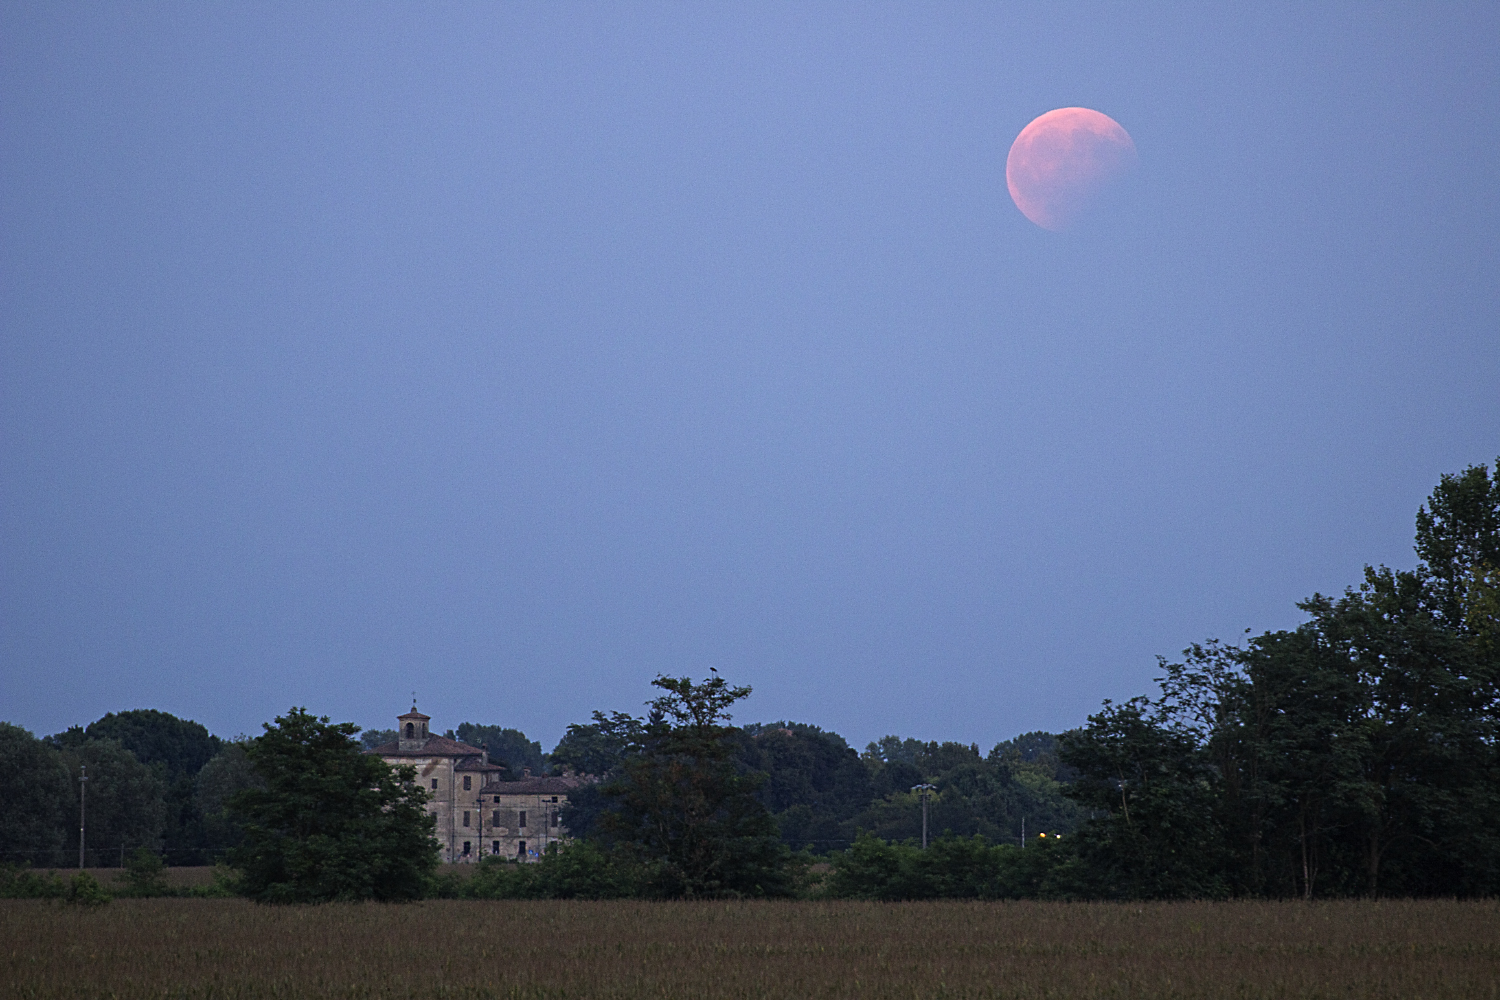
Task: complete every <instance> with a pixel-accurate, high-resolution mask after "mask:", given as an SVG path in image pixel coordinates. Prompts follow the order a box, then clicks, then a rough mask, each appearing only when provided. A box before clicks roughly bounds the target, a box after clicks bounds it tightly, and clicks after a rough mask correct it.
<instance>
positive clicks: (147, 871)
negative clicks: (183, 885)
mask: <svg viewBox="0 0 1500 1000" xmlns="http://www.w3.org/2000/svg"><path fill="white" fill-rule="evenodd" d="M165 868H166V865H165V864H163V863H162V860H161V855H160V854H157V853H156V852H155V851H153V850H150V849H148V848H145V847H137V848H136V849H135V850H134V851H132V852H131V853H130V857H129V859H128V860H127V861H126V862H125V892H124V895H129V896H168V895H173V893H172V890H171V888H170V887H169V886H168V885H167V882H166V879H164V878H163V877H162V871H163V869H165Z"/></svg>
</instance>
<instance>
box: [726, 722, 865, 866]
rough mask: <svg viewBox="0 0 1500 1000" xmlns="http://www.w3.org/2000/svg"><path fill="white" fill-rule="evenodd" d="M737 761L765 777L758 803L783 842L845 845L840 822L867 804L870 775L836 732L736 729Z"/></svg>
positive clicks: (820, 847) (798, 726) (780, 725)
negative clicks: (770, 815)
mask: <svg viewBox="0 0 1500 1000" xmlns="http://www.w3.org/2000/svg"><path fill="white" fill-rule="evenodd" d="M735 735H736V739H737V741H738V743H739V759H740V761H741V764H742V765H743V766H744V767H745V768H746V769H747V770H749V771H758V772H761V773H764V774H765V775H766V778H765V781H764V783H763V784H762V785H761V787H760V791H759V793H758V794H759V797H760V801H761V802H762V803H763V804H764V805H765V807H766V808H767V809H768V810H770V812H771V813H772V815H773V816H774V817H775V819H776V824H777V826H778V828H779V829H780V831H781V839H782V841H783V842H784V843H786V844H787V845H788V846H790V847H792V848H802V847H810V848H812V849H813V850H815V851H827V850H830V849H834V848H841V847H844V846H846V845H847V844H848V843H849V839H848V834H847V831H846V830H845V829H844V824H845V823H847V822H848V821H849V820H850V819H852V818H853V817H854V816H855V814H856V813H858V812H859V811H860V810H861V809H863V808H865V807H866V806H867V805H868V804H869V802H870V795H871V785H870V773H869V770H868V769H867V768H866V767H865V764H864V762H863V761H861V760H860V759H859V755H858V754H857V753H855V752H854V750H853V748H851V747H850V746H849V744H848V743H846V742H844V738H843V737H841V736H839V735H838V734H837V733H829V732H824V731H823V730H821V729H819V728H818V727H817V726H809V725H806V724H804V723H800V722H777V723H772V724H770V725H750V726H745V727H743V728H742V729H740V730H738V731H737V733H736V734H735Z"/></svg>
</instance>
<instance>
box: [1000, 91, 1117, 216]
mask: <svg viewBox="0 0 1500 1000" xmlns="http://www.w3.org/2000/svg"><path fill="white" fill-rule="evenodd" d="M1135 161H1136V152H1135V142H1134V141H1133V140H1132V139H1131V138H1130V133H1129V132H1126V131H1125V130H1124V129H1123V128H1121V127H1120V123H1119V122H1117V121H1115V120H1114V119H1113V118H1111V117H1109V115H1105V114H1100V113H1099V112H1097V111H1091V110H1089V109H1088V108H1058V109H1057V110H1056V111H1049V112H1047V113H1046V114H1045V115H1042V116H1041V117H1040V118H1037V119H1036V120H1035V121H1033V122H1032V123H1031V124H1030V125H1027V126H1026V127H1025V128H1023V129H1022V130H1021V134H1020V135H1018V136H1016V141H1015V142H1013V143H1011V146H1010V156H1008V157H1006V160H1005V185H1006V187H1008V188H1010V197H1011V200H1013V201H1014V202H1015V203H1016V207H1017V208H1019V209H1020V210H1021V214H1023V215H1025V216H1026V218H1028V219H1030V220H1031V221H1032V222H1035V223H1036V224H1037V225H1039V226H1041V227H1042V228H1043V229H1052V230H1060V229H1067V228H1068V227H1069V226H1070V225H1072V224H1073V223H1074V222H1076V221H1077V220H1078V219H1079V217H1081V216H1082V215H1083V214H1084V213H1085V212H1087V211H1088V208H1089V206H1090V205H1092V204H1093V203H1094V201H1095V199H1097V198H1098V196H1099V195H1100V194H1101V193H1102V192H1103V191H1104V189H1105V188H1107V187H1108V186H1109V185H1110V183H1111V182H1112V181H1114V180H1117V179H1118V178H1119V177H1121V176H1123V175H1124V174H1125V173H1127V172H1128V171H1129V170H1130V168H1131V167H1133V166H1135Z"/></svg>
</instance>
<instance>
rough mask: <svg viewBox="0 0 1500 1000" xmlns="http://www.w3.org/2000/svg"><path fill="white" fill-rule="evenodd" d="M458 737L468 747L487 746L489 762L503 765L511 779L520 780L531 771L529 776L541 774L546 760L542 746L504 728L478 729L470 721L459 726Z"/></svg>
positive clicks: (480, 727)
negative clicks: (526, 772)
mask: <svg viewBox="0 0 1500 1000" xmlns="http://www.w3.org/2000/svg"><path fill="white" fill-rule="evenodd" d="M457 737H458V739H459V740H461V741H463V742H464V743H467V744H469V746H471V747H488V748H489V752H490V760H492V761H494V762H495V763H497V764H503V765H504V766H505V769H506V771H507V772H509V776H510V777H511V778H519V777H521V774H522V773H523V771H524V770H525V769H527V768H530V770H531V773H532V774H538V775H539V774H544V773H545V769H546V759H545V758H544V757H543V755H542V745H541V744H540V743H538V742H536V741H535V740H529V739H527V738H526V734H525V733H523V732H521V731H520V730H519V729H506V728H505V727H503V726H480V725H476V724H475V723H472V722H465V723H461V724H460V725H459V727H458V730H457Z"/></svg>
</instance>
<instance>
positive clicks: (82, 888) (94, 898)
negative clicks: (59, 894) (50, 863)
mask: <svg viewBox="0 0 1500 1000" xmlns="http://www.w3.org/2000/svg"><path fill="white" fill-rule="evenodd" d="M112 898H113V897H111V896H110V894H109V893H107V892H105V891H104V886H102V885H100V884H99V880H98V879H96V878H94V876H92V875H90V874H89V873H88V872H79V873H78V874H76V875H74V876H73V877H72V878H70V879H68V888H67V891H66V892H64V893H63V902H65V903H70V904H72V905H74V906H103V905H104V904H105V903H107V902H109V901H110V899H112Z"/></svg>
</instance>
